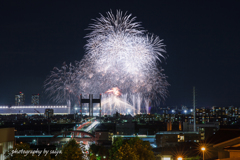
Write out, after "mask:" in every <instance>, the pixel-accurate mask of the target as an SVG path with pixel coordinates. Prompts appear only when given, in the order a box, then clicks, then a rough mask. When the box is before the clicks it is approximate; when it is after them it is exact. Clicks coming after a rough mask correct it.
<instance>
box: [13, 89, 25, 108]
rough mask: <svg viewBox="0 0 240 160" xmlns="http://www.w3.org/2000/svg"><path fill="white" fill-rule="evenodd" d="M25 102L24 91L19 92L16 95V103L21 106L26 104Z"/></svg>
mask: <svg viewBox="0 0 240 160" xmlns="http://www.w3.org/2000/svg"><path fill="white" fill-rule="evenodd" d="M24 102H25V95H24V93H22V92H19V94H16V95H15V105H16V106H20V105H24Z"/></svg>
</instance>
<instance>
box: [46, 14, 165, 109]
mask: <svg viewBox="0 0 240 160" xmlns="http://www.w3.org/2000/svg"><path fill="white" fill-rule="evenodd" d="M135 19H136V17H131V14H129V15H127V13H125V14H123V13H122V12H121V11H117V14H116V16H115V15H114V14H113V13H112V12H107V16H106V17H105V16H103V15H101V16H100V18H97V19H95V20H94V23H93V24H90V26H89V28H88V30H90V33H89V34H88V35H87V36H86V38H87V44H86V45H85V49H86V54H85V56H84V58H83V59H82V60H81V62H78V63H77V65H76V66H74V67H73V68H71V71H70V68H69V73H68V72H67V73H68V74H70V75H71V76H73V77H74V80H72V79H71V78H69V79H68V78H66V79H65V80H66V81H65V83H63V82H62V81H61V80H60V78H56V79H57V80H54V79H53V78H52V77H54V76H53V75H55V74H56V73H55V72H52V73H51V74H52V75H51V76H50V78H48V80H47V81H48V83H47V84H48V86H49V87H46V88H47V89H46V90H47V91H49V92H51V94H50V95H53V94H56V93H57V95H58V96H57V97H58V98H55V100H60V99H63V98H62V97H64V96H65V92H67V94H68V95H70V94H71V93H76V95H78V94H79V93H82V94H83V95H84V94H85V95H86V96H87V95H88V94H95V95H97V94H101V93H105V92H106V91H108V90H109V89H111V88H113V89H114V88H115V87H118V88H119V89H120V90H121V92H122V94H123V95H124V97H127V99H128V102H130V101H132V102H134V105H135V104H136V105H137V106H133V107H136V108H138V109H137V113H140V109H139V108H140V106H141V105H140V103H142V104H145V102H146V101H153V102H154V103H158V104H159V102H160V100H161V99H165V98H166V95H167V87H168V86H169V84H168V82H167V80H166V75H165V74H164V73H163V69H162V68H161V67H160V63H161V59H164V60H165V58H166V51H165V50H164V46H165V45H164V44H163V43H162V40H161V39H160V38H159V37H158V36H155V35H153V34H149V33H147V31H145V30H143V28H142V27H141V24H140V23H139V22H135ZM72 69H73V70H74V71H73V70H72ZM61 72H63V70H61ZM57 73H58V72H57ZM73 73H74V74H73ZM68 74H66V76H69V75H68ZM53 80H54V81H53ZM72 83H73V84H72ZM51 85H53V86H51ZM66 88H67V89H66ZM115 89H116V88H115ZM53 90H54V91H53ZM60 90H62V91H60ZM73 90H74V91H73ZM75 90H76V91H75ZM63 91H64V93H62V92H63ZM58 92H59V93H58ZM126 95H127V96H126ZM134 95H135V96H136V99H137V103H135V97H134ZM140 95H141V96H142V97H139V96H140ZM106 97H108V96H106ZM160 97H161V98H160Z"/></svg>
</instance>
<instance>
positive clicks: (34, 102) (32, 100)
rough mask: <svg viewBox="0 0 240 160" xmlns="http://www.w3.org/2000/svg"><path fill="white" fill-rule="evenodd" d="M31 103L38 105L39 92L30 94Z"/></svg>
mask: <svg viewBox="0 0 240 160" xmlns="http://www.w3.org/2000/svg"><path fill="white" fill-rule="evenodd" d="M31 103H32V105H34V106H36V105H39V94H32V98H31Z"/></svg>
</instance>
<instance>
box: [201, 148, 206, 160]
mask: <svg viewBox="0 0 240 160" xmlns="http://www.w3.org/2000/svg"><path fill="white" fill-rule="evenodd" d="M201 150H202V151H203V160H204V151H205V150H206V148H205V147H202V148H201Z"/></svg>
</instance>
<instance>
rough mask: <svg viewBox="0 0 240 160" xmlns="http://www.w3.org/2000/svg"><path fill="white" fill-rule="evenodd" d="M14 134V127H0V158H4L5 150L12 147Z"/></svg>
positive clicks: (0, 159)
mask: <svg viewBox="0 0 240 160" xmlns="http://www.w3.org/2000/svg"><path fill="white" fill-rule="evenodd" d="M14 136H15V133H14V128H1V129H0V160H4V159H5V157H4V154H5V152H6V151H8V150H9V149H12V148H13V147H14V141H15V138H14Z"/></svg>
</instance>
